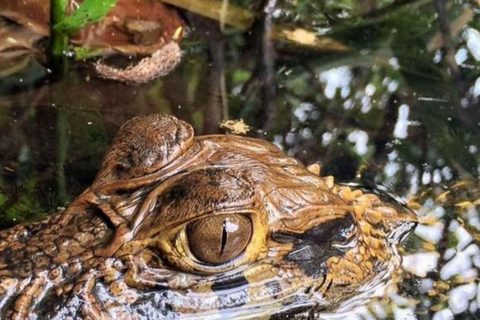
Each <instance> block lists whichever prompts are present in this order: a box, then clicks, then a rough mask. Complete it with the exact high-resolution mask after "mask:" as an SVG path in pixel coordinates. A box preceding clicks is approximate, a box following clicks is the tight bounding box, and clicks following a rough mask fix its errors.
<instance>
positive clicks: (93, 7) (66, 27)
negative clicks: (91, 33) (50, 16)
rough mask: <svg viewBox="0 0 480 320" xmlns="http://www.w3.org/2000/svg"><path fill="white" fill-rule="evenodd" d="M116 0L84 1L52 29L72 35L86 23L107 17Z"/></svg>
mask: <svg viewBox="0 0 480 320" xmlns="http://www.w3.org/2000/svg"><path fill="white" fill-rule="evenodd" d="M116 3H117V0H85V1H84V2H83V3H82V4H81V5H80V7H79V8H78V10H76V11H75V12H74V13H73V14H72V15H71V16H69V17H67V18H65V19H64V20H62V21H60V22H59V23H57V24H56V25H55V26H54V27H53V28H54V29H55V31H57V32H61V33H73V32H75V31H77V30H79V29H81V28H83V27H84V26H85V25H87V24H88V23H93V22H97V21H99V20H100V19H102V18H103V17H105V16H106V15H107V13H108V12H109V11H110V9H112V8H113V6H115V4H116Z"/></svg>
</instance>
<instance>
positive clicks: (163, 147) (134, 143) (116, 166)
mask: <svg viewBox="0 0 480 320" xmlns="http://www.w3.org/2000/svg"><path fill="white" fill-rule="evenodd" d="M193 136H194V132H193V128H192V126H190V125H189V124H188V123H186V122H184V121H181V120H179V119H177V118H175V117H174V116H170V115H166V114H153V115H149V116H142V117H136V118H133V119H131V120H129V121H128V122H126V123H125V124H124V125H123V126H122V127H121V128H120V130H119V131H118V133H117V135H116V137H115V139H114V140H113V143H112V144H111V146H110V148H109V150H108V151H107V153H106V154H105V157H104V159H103V162H102V168H101V170H100V172H99V173H98V175H97V177H96V179H95V182H94V183H101V182H104V181H108V180H120V179H121V180H123V179H131V178H135V177H139V176H143V175H147V174H149V173H152V172H155V171H157V170H159V169H161V168H163V167H165V166H166V165H168V164H169V163H171V162H172V161H173V160H175V159H176V158H177V157H178V156H180V155H181V154H182V153H183V152H185V150H187V149H188V148H189V147H190V146H191V145H192V142H193Z"/></svg>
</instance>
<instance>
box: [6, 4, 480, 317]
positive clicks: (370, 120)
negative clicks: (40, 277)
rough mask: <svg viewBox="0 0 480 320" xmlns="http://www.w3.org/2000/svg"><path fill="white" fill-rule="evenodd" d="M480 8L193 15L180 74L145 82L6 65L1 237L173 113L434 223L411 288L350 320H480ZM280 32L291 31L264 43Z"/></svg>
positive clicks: (279, 9)
mask: <svg viewBox="0 0 480 320" xmlns="http://www.w3.org/2000/svg"><path fill="white" fill-rule="evenodd" d="M442 3H443V4H444V5H445V8H446V11H445V12H442V9H441V8H442V5H441V4H442ZM477 5H478V1H471V2H468V1H446V2H443V1H435V2H434V1H426V0H417V1H392V0H389V1H383V0H377V1H375V0H373V1H360V0H359V1H358V2H357V1H348V0H345V1H295V2H286V3H284V2H282V3H277V4H275V6H274V7H273V9H272V10H271V11H270V15H268V16H267V17H266V18H265V17H264V19H260V21H263V23H257V24H254V26H253V27H252V29H251V32H247V33H244V32H241V31H238V30H237V29H235V28H233V27H229V26H228V24H227V25H226V26H224V25H222V24H221V23H220V24H219V23H218V22H214V21H211V20H206V19H205V18H202V17H199V16H195V15H194V14H193V13H190V12H183V14H184V17H185V18H186V20H187V22H188V24H189V26H190V32H189V36H188V37H187V38H186V39H185V40H184V41H183V42H182V43H181V47H182V49H183V50H184V55H183V59H182V62H181V64H180V65H179V66H178V67H177V68H176V69H175V70H174V71H173V72H171V73H170V74H169V75H168V76H166V77H163V78H159V79H157V80H155V81H153V82H151V83H149V84H144V85H127V84H122V83H119V82H115V81H110V80H102V79H98V78H97V77H96V76H95V73H94V72H93V71H92V68H91V66H90V62H85V63H81V64H77V65H74V64H70V66H69V70H68V71H67V72H66V73H65V74H64V75H63V76H62V77H60V78H56V79H55V80H54V79H53V77H52V76H51V72H52V71H51V70H50V69H48V68H47V67H46V66H45V65H43V64H42V63H41V61H40V62H38V61H37V60H35V59H34V58H32V59H28V60H18V61H16V60H14V61H13V62H9V64H6V65H5V64H4V65H2V64H0V65H1V66H2V68H3V69H2V70H3V71H5V72H2V71H0V220H1V227H2V228H6V227H8V226H12V225H14V224H16V223H19V222H24V221H32V220H36V219H39V218H40V217H42V216H44V215H46V214H48V213H51V212H54V211H56V210H57V209H58V208H59V207H64V206H65V205H67V204H68V203H69V201H71V200H72V199H73V198H75V197H76V196H77V195H78V194H80V193H81V192H82V191H83V190H84V189H85V188H86V187H87V186H89V185H90V183H91V182H92V180H93V178H94V176H95V174H96V171H97V169H98V167H99V163H100V161H101V157H102V155H103V153H104V151H105V148H106V146H107V145H108V144H109V142H110V141H111V139H112V137H113V136H114V134H115V133H116V131H117V130H118V128H119V126H120V125H121V124H123V123H124V122H125V121H126V120H128V119H130V118H131V117H133V116H135V115H139V114H150V113H156V112H165V113H171V114H174V115H175V116H177V117H179V118H181V119H184V120H186V121H187V122H189V123H192V124H193V125H194V127H195V129H196V132H197V134H205V133H214V132H225V131H227V132H228V129H224V128H221V127H220V123H221V122H222V121H223V120H227V119H243V120H244V122H245V123H246V124H247V125H248V126H249V127H250V128H251V130H250V131H249V132H248V133H247V134H248V135H250V136H256V137H262V138H265V139H268V140H270V141H272V142H274V143H276V144H277V145H278V146H279V147H281V148H282V149H283V150H284V151H285V152H287V153H288V154H289V155H291V156H294V157H297V158H299V159H300V160H302V161H303V162H305V163H306V164H310V163H314V162H318V163H321V164H322V167H323V169H322V173H323V174H324V175H333V176H335V178H336V179H337V180H338V181H343V182H358V183H361V184H364V185H370V186H374V185H377V184H379V185H383V186H386V187H387V188H388V189H389V190H391V191H392V192H393V193H395V194H397V195H398V196H400V197H402V198H403V199H404V200H405V201H406V202H407V203H409V205H410V207H411V208H413V209H415V210H416V211H417V212H418V214H419V215H420V217H421V218H422V221H423V222H422V223H421V224H420V225H419V226H418V227H417V229H416V231H415V232H414V234H413V235H412V236H411V237H410V238H409V239H408V240H407V241H406V243H405V245H404V246H403V248H402V251H403V252H402V255H403V256H404V260H403V270H400V271H399V272H398V274H397V276H398V279H399V281H398V283H397V284H396V286H393V287H391V288H390V289H389V292H388V294H387V295H386V297H385V298H384V299H377V300H375V301H373V302H372V303H370V304H369V305H368V306H365V307H363V308H361V309H360V310H355V311H352V312H350V313H349V314H348V316H349V317H354V316H357V317H359V318H368V319H370V318H395V319H415V318H417V319H430V318H433V319H452V318H453V317H454V316H455V317H456V318H461V319H478V318H479V317H480V284H479V280H478V279H479V269H480V248H479V246H478V242H479V241H480V214H479V210H480V181H479V174H480V150H479V149H480V32H479V26H480V14H479V13H480V11H479V10H480V9H478V8H477V7H476V6H477ZM253 7H254V6H253ZM253 7H252V8H253ZM244 9H246V10H247V9H251V8H244ZM0 11H1V10H0ZM268 24H270V26H272V25H273V26H274V27H275V28H287V29H288V30H290V31H289V32H290V33H285V34H284V36H283V37H277V39H274V40H272V41H270V40H268V39H267V40H268V41H265V34H264V32H265V30H266V29H265V28H266V27H268ZM445 25H446V26H447V27H448V28H447V31H444V32H443V33H442V32H441V29H442V28H441V26H445ZM444 29H445V28H444ZM222 30H223V31H222ZM306 31H308V32H314V33H315V34H316V36H317V37H318V38H317V39H316V40H312V39H311V33H307V32H306ZM445 32H446V33H445ZM262 39H263V41H262ZM445 42H446V43H448V45H446V46H444V45H443V44H444V43H445ZM266 43H267V45H266ZM15 61H16V62H15ZM19 63H23V64H24V65H22V66H19ZM12 66H17V68H16V69H15V68H14V69H12ZM12 70H13V71H12ZM7 71H8V72H7Z"/></svg>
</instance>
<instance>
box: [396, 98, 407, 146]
mask: <svg viewBox="0 0 480 320" xmlns="http://www.w3.org/2000/svg"><path fill="white" fill-rule="evenodd" d="M409 112H410V107H409V106H408V105H406V104H402V105H401V106H400V107H399V108H398V119H397V123H396V124H395V129H394V131H393V136H394V137H395V138H399V139H405V138H406V137H407V128H408V114H409Z"/></svg>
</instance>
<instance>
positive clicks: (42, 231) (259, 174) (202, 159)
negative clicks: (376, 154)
mask: <svg viewBox="0 0 480 320" xmlns="http://www.w3.org/2000/svg"><path fill="white" fill-rule="evenodd" d="M318 171H319V170H318V167H316V166H311V167H309V168H306V167H304V166H303V165H302V164H301V163H299V162H298V161H297V160H295V159H293V158H290V157H288V156H286V155H285V154H283V153H282V152H281V151H280V150H279V149H277V148H276V147H275V146H273V145H272V144H270V143H268V142H266V141H262V140H257V139H250V138H243V137H238V136H230V135H211V136H201V137H194V134H193V129H192V128H191V126H190V125H188V124H186V123H184V122H182V121H180V120H178V119H176V118H174V117H172V116H168V115H151V116H148V117H139V118H134V119H132V120H130V121H129V122H127V123H126V124H125V125H124V126H123V127H122V128H121V129H120V131H119V133H118V134H117V137H116V138H115V140H114V142H113V144H112V146H111V147H110V149H109V150H108V151H107V153H106V156H105V159H104V161H103V164H102V168H101V170H100V172H99V174H98V176H97V178H96V179H95V181H94V183H93V184H92V186H91V187H90V188H89V189H87V190H86V191H85V192H84V193H83V194H82V195H80V196H79V197H78V198H77V199H76V200H75V201H74V202H73V203H72V204H71V205H70V206H69V207H68V208H67V209H66V210H65V211H64V212H61V213H57V214H56V215H53V216H51V217H49V218H47V219H45V220H43V221H40V222H37V223H34V224H31V225H25V226H22V225H21V226H17V227H15V228H12V229H10V230H6V231H3V232H1V233H0V315H1V316H2V318H4V319H25V318H41V319H44V318H47V319H50V318H51V319H68V318H84V319H111V318H119V319H158V318H178V317H182V318H187V319H188V318H198V317H202V318H203V317H210V318H233V317H236V318H255V317H262V316H263V317H271V318H275V317H280V318H281V317H285V316H287V315H289V316H293V317H296V318H302V317H304V316H308V317H312V316H315V315H316V314H317V313H318V312H320V311H325V310H326V311H333V310H342V309H345V308H349V307H351V306H353V305H356V304H359V303H363V302H364V301H365V300H366V299H368V298H371V297H372V296H373V295H374V294H378V292H379V291H381V290H379V287H381V286H382V285H384V284H385V283H386V282H388V280H389V279H390V278H391V275H392V272H393V270H394V268H395V267H397V266H398V264H399V256H398V254H397V252H396V245H397V244H398V243H399V242H400V239H401V238H402V237H403V236H404V235H406V234H407V233H408V232H409V231H410V230H411V229H412V227H413V226H414V225H415V223H416V221H417V218H416V216H415V214H414V213H413V212H411V211H409V210H408V209H406V208H403V207H402V206H400V205H398V203H396V202H395V201H393V200H390V199H386V198H385V200H384V198H382V197H381V196H377V195H375V194H372V193H364V192H363V191H361V190H360V189H356V190H352V189H351V188H350V187H348V186H339V185H335V184H334V182H333V179H332V178H331V177H320V176H318ZM375 290H376V293H374V291H375Z"/></svg>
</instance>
